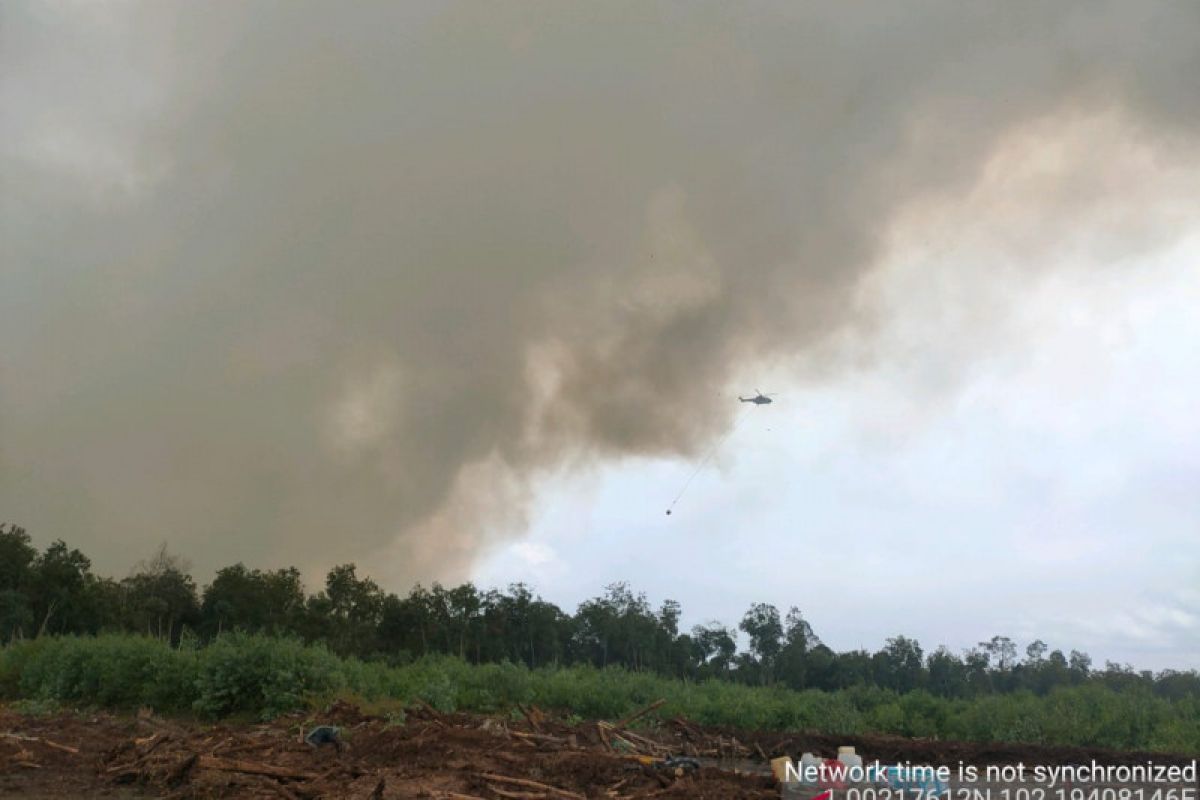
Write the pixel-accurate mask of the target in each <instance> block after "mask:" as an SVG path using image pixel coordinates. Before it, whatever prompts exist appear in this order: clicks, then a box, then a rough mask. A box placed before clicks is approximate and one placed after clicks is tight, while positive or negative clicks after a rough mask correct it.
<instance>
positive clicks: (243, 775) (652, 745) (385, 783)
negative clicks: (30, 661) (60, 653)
mask: <svg viewBox="0 0 1200 800" xmlns="http://www.w3.org/2000/svg"><path fill="white" fill-rule="evenodd" d="M650 716H652V715H650ZM648 718H650V717H648ZM318 723H319V724H332V725H337V726H338V727H339V729H340V736H341V739H342V741H343V742H344V746H342V747H341V748H340V749H338V748H337V747H334V746H332V745H326V746H322V747H319V748H313V747H311V746H309V745H307V744H305V743H304V742H302V741H301V738H300V736H301V730H302V729H310V728H311V726H312V725H314V724H318ZM839 745H854V746H855V747H856V748H857V750H858V752H859V753H860V754H862V755H863V756H864V757H865V758H867V759H869V760H874V759H878V760H881V761H886V762H897V761H909V762H911V763H913V764H932V765H943V764H944V765H949V766H957V765H958V763H959V762H960V761H962V762H965V763H974V764H980V765H985V764H1008V763H1016V762H1024V763H1025V764H1027V765H1033V764H1079V763H1086V762H1090V761H1091V760H1092V759H1095V760H1097V761H1098V762H1100V763H1105V764H1138V763H1144V762H1145V761H1146V760H1148V759H1151V758H1152V759H1153V760H1154V761H1155V762H1156V763H1178V764H1181V765H1182V764H1186V763H1188V762H1190V761H1191V759H1192V758H1193V756H1185V755H1182V754H1175V755H1168V754H1161V753H1159V754H1148V753H1121V752H1112V751H1102V750H1086V749H1080V748H1065V747H1036V746H1017V745H999V744H997V745H986V744H984V745H981V744H971V743H956V742H942V741H931V740H911V739H903V738H897V737H855V736H847V737H831V736H823V735H806V734H779V733H770V734H767V733H753V732H747V731H737V730H731V729H724V730H718V729H712V728H703V729H702V728H700V727H698V726H695V725H692V724H690V723H688V722H687V721H685V720H682V719H673V720H654V721H653V722H652V723H650V724H647V725H646V726H645V727H638V728H635V729H633V730H630V729H628V728H626V727H624V726H622V725H621V724H620V723H616V724H612V723H606V722H585V723H580V724H576V725H570V724H567V723H566V722H563V721H562V720H559V719H555V718H552V717H549V716H547V715H544V714H543V713H541V712H540V711H539V710H537V709H526V710H524V712H523V716H522V717H520V718H518V719H513V718H498V717H483V716H471V715H463V714H440V713H437V712H435V711H433V710H432V709H430V708H428V707H421V708H413V709H409V710H408V711H407V712H406V713H405V714H404V715H403V719H402V720H401V719H399V718H398V717H393V718H391V719H385V718H383V717H378V716H371V715H367V714H363V713H361V712H360V711H359V710H358V709H357V708H355V707H353V706H350V705H347V704H340V703H339V704H335V705H334V706H332V707H330V708H328V709H326V710H325V711H324V712H323V713H320V714H316V715H291V716H287V717H282V718H280V719H277V720H275V721H273V722H271V723H266V724H219V725H204V724H200V723H189V722H180V721H176V720H167V719H161V718H158V717H155V716H153V715H151V714H146V713H143V714H141V715H139V716H137V717H120V716H114V715H108V714H88V715H78V714H57V715H52V716H29V715H24V714H19V713H16V712H14V711H11V710H0V796H4V797H22V798H65V797H72V798H76V797H80V798H82V797H122V798H123V797H172V798H217V797H220V798H226V797H247V798H281V797H282V798H363V800H366V798H444V799H446V800H450V799H452V798H457V800H471V799H472V798H482V799H483V800H537V799H540V798H547V799H549V798H555V799H556V800H572V798H574V799H576V800H578V798H589V799H590V798H649V797H655V798H665V799H666V800H671V798H699V800H740V799H741V798H771V797H779V791H778V789H777V788H776V786H775V784H774V782H773V780H772V779H771V778H770V777H769V774H767V773H768V768H767V766H766V764H767V760H768V759H769V758H771V757H774V756H777V755H784V754H786V755H791V756H793V757H795V756H798V755H799V754H800V753H801V752H803V751H806V750H807V751H812V752H815V753H817V754H819V755H826V756H832V755H833V754H834V753H835V752H836V750H837V747H838V746H839ZM671 757H687V758H691V759H695V760H696V761H697V762H698V763H699V765H700V766H699V769H694V768H693V767H692V766H691V765H690V764H688V765H678V764H672V763H671V762H670V761H668V759H670V758H671Z"/></svg>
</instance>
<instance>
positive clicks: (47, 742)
mask: <svg viewBox="0 0 1200 800" xmlns="http://www.w3.org/2000/svg"><path fill="white" fill-rule="evenodd" d="M0 739H13V740H15V741H18V742H37V743H38V744H44V745H46V747H49V748H50V749H52V750H61V751H62V752H64V753H70V754H71V755H73V756H77V755H79V748H77V747H68V746H67V745H65V744H59V743H58V742H52V741H50V740H49V739H43V738H41V737H40V736H22V735H21V734H19V733H0Z"/></svg>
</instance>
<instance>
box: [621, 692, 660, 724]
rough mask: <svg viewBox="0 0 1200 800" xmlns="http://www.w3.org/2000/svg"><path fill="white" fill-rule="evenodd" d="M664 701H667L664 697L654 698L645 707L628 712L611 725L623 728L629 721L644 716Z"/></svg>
mask: <svg viewBox="0 0 1200 800" xmlns="http://www.w3.org/2000/svg"><path fill="white" fill-rule="evenodd" d="M666 702H667V700H666V698H665V697H664V698H662V699H660V700H655V701H654V702H653V703H651V704H650V705H648V706H646V707H645V708H643V709H641V710H639V711H635V712H633V713H632V714H630V715H629V716H627V717H625V718H624V719H622V720H621V721H620V722H617V723H615V724H614V725H613V727H614V728H616V729H617V730H621V728H624V727H625V726H626V725H628V724H629V723H631V722H633V721H634V720H638V719H641V718H642V717H644V716H646V715H647V714H649V713H650V712H651V711H653V710H654V709H656V708H659V707H660V706H662V705H664V704H665V703H666Z"/></svg>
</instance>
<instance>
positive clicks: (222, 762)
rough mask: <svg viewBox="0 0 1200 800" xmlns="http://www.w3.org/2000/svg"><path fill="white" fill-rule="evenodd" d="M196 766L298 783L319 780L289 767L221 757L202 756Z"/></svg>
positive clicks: (313, 774)
mask: <svg viewBox="0 0 1200 800" xmlns="http://www.w3.org/2000/svg"><path fill="white" fill-rule="evenodd" d="M196 766H198V767H200V768H201V769H216V770H221V771H224V772H241V773H244V774H246V775H266V776H267V777H268V778H290V779H292V780H298V781H311V780H315V779H316V778H317V775H316V774H315V773H312V772H301V771H300V770H295V769H288V768H287V767H277V766H275V765H274V764H259V763H257V762H254V761H239V760H237V759H233V758H220V757H219V756H200V757H199V760H198V761H197V762H196Z"/></svg>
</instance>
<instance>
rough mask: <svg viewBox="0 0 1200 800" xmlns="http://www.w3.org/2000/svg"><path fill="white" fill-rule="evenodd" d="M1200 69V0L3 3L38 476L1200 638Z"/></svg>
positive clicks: (305, 558)
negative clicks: (762, 401)
mask: <svg viewBox="0 0 1200 800" xmlns="http://www.w3.org/2000/svg"><path fill="white" fill-rule="evenodd" d="M1198 74H1200V5H1197V4H1196V3H1194V2H1190V1H1187V0H1180V2H1171V1H1170V0H1161V1H1160V2H1136V3H1135V2H1118V1H1116V0H1112V1H1111V2H1094V0H1087V2H1083V0H1080V1H1079V2H1071V1H1070V0H1064V2H1058V3H1053V4H1048V3H1044V2H1040V1H1039V2H1034V0H1028V1H1026V0H1013V2H1006V3H964V2H961V1H960V0H914V1H913V2H907V3H903V4H881V3H876V4H866V3H862V4H859V3H846V2H828V3H821V2H818V3H801V4H797V3H793V2H778V3H775V2H763V3H754V4H747V5H742V6H732V5H730V4H728V3H724V2H714V3H703V2H660V3H646V2H617V1H616V0H614V2H609V3H565V2H564V3H553V4H538V3H526V2H512V3H502V4H477V3H461V4H460V3H447V2H431V3H419V2H413V3H391V2H388V3H384V2H379V3H375V2H356V3H353V4H335V3H330V2H316V1H314V2H303V1H301V0H295V1H294V2H267V1H266V0H254V1H253V2H242V1H239V2H232V1H229V2H215V3H205V4H196V3H186V2H157V1H156V2H146V3H137V2H127V1H125V0H114V1H113V2H94V3H93V2H81V3H77V2H24V1H21V2H10V3H4V4H3V5H2V6H0V108H2V109H3V112H2V113H0V200H2V203H3V206H2V208H0V248H2V249H0V518H3V519H5V520H8V521H12V522H16V523H19V524H22V525H24V526H26V527H27V528H28V529H29V530H30V532H31V534H32V535H33V536H34V538H35V540H36V541H37V542H38V543H39V544H43V545H44V544H46V543H48V542H50V541H52V540H53V539H55V538H59V537H61V538H64V539H66V540H67V541H68V542H70V543H72V544H73V545H76V546H79V547H80V548H82V549H83V550H84V551H85V552H87V553H88V554H89V555H91V556H92V557H93V558H94V559H95V563H96V567H97V569H98V570H100V571H101V572H108V573H114V574H123V573H124V572H125V571H126V570H127V569H128V568H129V566H130V565H131V564H133V563H134V562H136V561H138V560H139V559H141V558H144V557H145V556H146V555H148V554H149V553H150V552H151V551H152V550H153V549H154V548H155V547H156V546H157V545H158V544H159V543H161V542H164V541H165V542H167V544H168V546H169V547H170V548H171V549H172V550H173V551H175V552H177V553H180V554H182V555H184V556H186V557H188V558H190V559H191V560H192V562H193V563H194V565H195V569H196V573H197V575H198V576H199V577H200V578H201V580H205V579H207V578H208V576H210V575H211V574H212V571H213V570H214V569H216V568H217V567H220V566H223V565H227V564H230V563H233V562H237V561H245V562H246V563H248V564H250V565H252V566H263V567H273V566H280V565H284V564H295V565H297V566H299V567H300V568H301V569H302V570H304V572H305V575H306V576H308V578H309V580H310V584H311V585H313V586H316V585H319V583H320V577H321V575H322V574H323V571H324V570H325V569H327V568H328V567H329V566H331V565H332V564H335V563H342V562H347V561H355V562H357V563H359V564H360V565H362V567H363V571H365V572H367V573H369V574H371V575H373V576H374V577H376V578H377V579H378V580H379V581H380V582H381V583H382V584H384V585H385V587H387V588H389V589H392V590H397V591H404V590H406V589H407V588H408V587H409V586H410V585H411V584H412V583H414V582H416V581H420V582H424V583H426V584H428V583H429V582H431V581H434V580H441V581H444V582H451V581H457V580H463V579H467V578H474V579H476V580H478V581H480V582H482V583H485V584H488V585H504V584H506V583H509V582H511V581H515V580H525V581H529V582H531V583H533V584H534V585H535V586H536V587H537V588H538V589H539V590H540V591H541V592H542V593H543V594H544V595H545V596H546V597H547V598H549V599H552V600H555V601H557V602H560V603H562V604H565V605H567V606H568V607H570V606H572V605H573V604H574V603H575V602H577V601H579V600H581V599H584V598H585V597H588V596H591V595H594V594H596V593H598V592H600V591H601V590H602V588H603V586H604V585H605V584H607V583H610V582H612V581H618V580H627V581H629V582H630V583H631V584H633V585H634V587H635V588H638V589H642V590H644V591H646V592H647V593H648V594H649V595H650V597H651V599H652V600H654V601H655V602H659V601H661V600H662V599H664V598H667V597H671V598H673V599H676V600H679V601H680V602H682V604H683V606H684V609H685V613H686V615H687V618H688V619H687V621H688V622H699V621H704V620H707V619H710V618H716V619H720V620H722V621H725V622H728V623H731V624H732V623H736V621H737V620H738V618H739V617H740V615H741V613H742V612H743V611H744V610H745V608H746V606H747V605H748V604H749V603H750V602H753V601H756V600H767V601H770V602H774V603H776V604H778V605H780V606H781V607H786V606H788V605H792V604H795V605H797V606H800V607H801V608H802V609H803V610H804V611H805V612H806V613H807V614H808V616H809V617H810V620H811V622H812V623H813V625H814V627H815V628H816V630H817V632H818V634H819V635H821V636H822V637H823V638H824V639H825V640H826V641H827V642H829V643H830V644H831V645H833V646H835V647H838V648H849V647H857V646H860V645H861V646H866V647H869V648H876V647H878V646H880V645H881V644H882V643H883V639H884V638H885V637H886V636H890V635H894V634H897V633H905V634H909V635H914V636H917V637H918V638H919V639H920V640H921V641H922V642H923V643H924V644H925V645H926V646H927V647H933V646H936V645H937V644H939V643H945V644H947V645H949V646H951V647H954V648H955V649H958V648H962V647H967V646H970V645H973V644H974V643H976V642H978V641H980V640H982V639H985V638H990V637H991V636H992V635H995V634H1002V635H1008V636H1011V637H1013V638H1014V639H1017V640H1018V641H1019V642H1020V643H1021V644H1022V645H1024V644H1025V643H1027V642H1028V641H1029V640H1030V639H1032V638H1034V637H1038V638H1042V639H1044V640H1046V641H1047V642H1048V643H1049V644H1050V645H1051V646H1052V647H1060V648H1063V649H1065V650H1070V649H1082V650H1088V651H1089V652H1091V653H1092V655H1093V656H1094V657H1095V658H1096V659H1097V661H1098V662H1102V661H1103V660H1104V659H1106V658H1111V659H1114V660H1119V661H1129V662H1132V663H1134V664H1135V665H1137V666H1145V667H1168V666H1173V667H1195V666H1197V665H1198V664H1200V596H1198V594H1197V593H1198V592H1200V499H1198V498H1200V492H1198V491H1197V488H1198V487H1200V428H1198V423H1197V421H1196V419H1197V414H1196V412H1195V410H1196V409H1197V408H1198V407H1200V402H1197V401H1200V357H1198V356H1200V353H1198V352H1197V350H1198V347H1197V343H1198V342H1200V322H1198V321H1197V318H1196V315H1195V313H1194V309H1195V308H1197V307H1198V305H1197V304H1198V302H1200V272H1198V269H1200V267H1198V263H1200V262H1198V258H1197V257H1198V256H1200V193H1197V192H1196V191H1195V187H1196V186H1200V95H1198V94H1197V92H1196V86H1195V78H1194V76H1195V75H1198ZM756 389H762V390H763V391H767V392H777V393H778V398H777V402H776V403H775V404H773V405H771V406H766V407H757V406H754V407H751V406H749V405H745V404H739V403H738V402H737V401H736V396H737V394H738V393H739V392H750V391H753V390H756ZM710 452H712V453H713V454H714V457H713V459H712V460H711V462H706V461H705V456H706V454H708V453H710ZM698 466H700V467H701V469H700V470H699V471H698V472H697V467H698ZM693 473H695V474H696V477H695V479H694V481H692V482H691V483H690V485H688V486H687V491H686V493H685V494H684V495H683V497H682V498H680V500H679V503H678V505H677V506H676V507H675V512H674V513H673V514H672V515H671V516H667V515H666V514H665V513H664V511H665V509H666V507H667V506H668V504H670V503H671V501H672V500H673V499H674V497H675V496H676V495H677V494H678V493H679V491H680V490H681V489H682V488H683V487H684V486H685V484H687V482H688V479H689V476H691V475H692V474H693Z"/></svg>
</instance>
